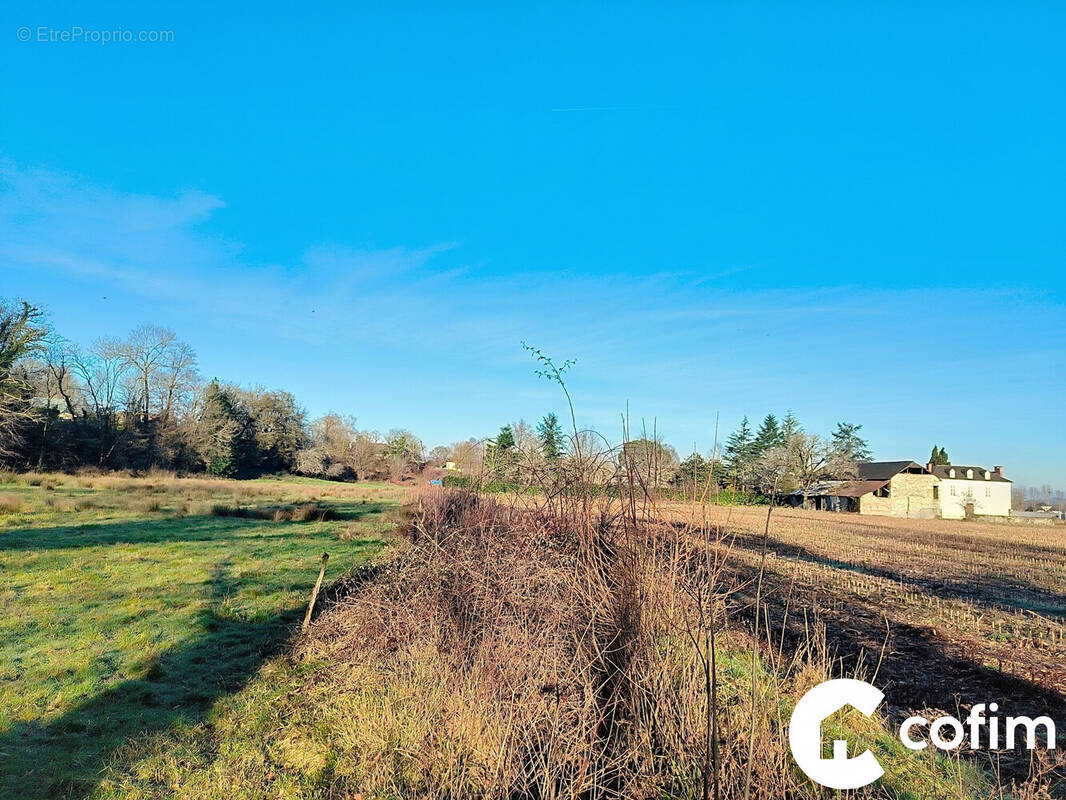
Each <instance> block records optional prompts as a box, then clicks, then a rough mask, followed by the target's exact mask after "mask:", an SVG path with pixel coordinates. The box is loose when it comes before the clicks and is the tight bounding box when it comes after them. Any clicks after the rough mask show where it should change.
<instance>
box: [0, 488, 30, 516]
mask: <svg viewBox="0 0 1066 800" xmlns="http://www.w3.org/2000/svg"><path fill="white" fill-rule="evenodd" d="M25 507H26V504H25V503H23V502H22V500H20V499H19V498H18V497H16V496H15V495H13V494H8V493H5V494H0V514H18V513H19V512H21V511H22V510H23V509H24V508H25Z"/></svg>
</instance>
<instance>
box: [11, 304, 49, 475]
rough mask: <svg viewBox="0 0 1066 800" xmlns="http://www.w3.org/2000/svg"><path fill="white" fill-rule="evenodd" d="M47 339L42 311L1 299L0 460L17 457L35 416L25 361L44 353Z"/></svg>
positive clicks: (34, 307) (28, 305)
mask: <svg viewBox="0 0 1066 800" xmlns="http://www.w3.org/2000/svg"><path fill="white" fill-rule="evenodd" d="M47 336H48V325H47V324H46V322H45V317H44V312H43V311H42V310H41V309H39V308H37V307H36V306H32V305H30V304H29V303H27V302H25V301H19V302H14V303H11V302H7V301H4V300H2V299H0V458H9V457H12V456H14V455H15V454H16V449H17V447H18V445H19V444H20V443H21V441H22V429H23V426H24V425H26V424H27V423H29V422H31V421H32V420H34V419H35V418H36V416H37V412H36V410H35V409H34V407H33V405H32V403H31V402H30V400H31V399H32V397H31V395H32V394H33V387H32V383H31V381H30V375H29V373H28V371H27V370H26V369H25V364H24V361H25V359H27V358H28V357H30V356H33V355H36V354H38V353H40V352H41V351H42V350H43V348H44V346H45V338H46V337H47Z"/></svg>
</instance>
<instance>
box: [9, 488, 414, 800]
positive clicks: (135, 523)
mask: <svg viewBox="0 0 1066 800" xmlns="http://www.w3.org/2000/svg"><path fill="white" fill-rule="evenodd" d="M403 496H404V494H403V490H401V489H397V488H394V487H387V486H384V485H381V484H378V485H374V484H360V485H338V484H329V483H326V482H318V481H307V480H301V481H287V480H286V481H269V480H262V481H252V482H236V481H221V480H179V479H175V478H173V477H168V476H159V477H158V478H153V477H149V478H146V479H133V478H120V477H70V476H61V475H59V476H33V477H19V478H15V476H10V475H8V476H6V477H0V797H5V798H7V797H12V798H14V797H18V798H43V797H82V796H85V795H87V794H90V793H92V792H93V791H94V789H96V788H97V787H99V785H100V783H101V780H102V779H103V777H104V775H105V773H106V770H107V765H108V763H109V761H110V760H111V759H112V757H113V755H114V753H115V752H116V750H118V749H119V748H122V747H123V746H124V745H127V744H129V743H130V742H131V741H134V740H137V739H140V738H143V737H144V736H145V735H146V734H147V735H150V734H152V733H157V732H163V731H166V730H171V729H180V728H182V727H184V726H192V725H196V724H198V723H200V722H202V721H203V720H204V719H205V718H206V716H207V715H208V713H209V712H210V709H211V708H212V706H213V705H214V704H216V702H218V701H220V700H223V699H224V698H226V697H227V696H228V695H230V694H232V693H234V692H236V691H238V690H240V689H241V688H242V687H243V686H244V685H245V684H246V683H247V681H248V680H249V678H250V677H251V676H252V675H253V674H254V673H255V672H256V670H258V669H259V668H260V666H261V665H262V663H263V661H264V659H265V658H267V657H269V656H270V655H271V654H272V653H276V652H278V651H279V650H280V649H282V648H283V647H284V645H285V643H286V641H288V640H290V639H291V637H292V636H293V635H294V634H295V632H296V630H297V628H298V625H299V621H300V618H301V616H302V614H303V611H304V609H305V607H306V604H307V601H308V598H309V594H310V589H311V587H312V586H313V584H314V581H315V578H316V577H317V572H318V567H319V563H320V557H321V554H322V553H323V552H324V551H328V552H329V553H330V555H331V558H330V562H329V568H328V571H327V583H328V582H330V581H334V580H336V579H338V578H340V577H341V576H342V575H343V574H344V573H346V572H349V571H351V570H352V569H354V568H356V567H357V566H358V565H360V564H362V563H364V562H366V561H367V560H368V559H370V558H372V557H374V556H375V554H377V553H378V552H379V551H380V549H381V548H382V546H383V544H384V542H385V541H386V539H387V537H388V534H389V531H390V528H391V527H392V525H393V523H392V522H391V521H390V513H389V512H390V509H395V508H397V507H398V505H399V503H400V501H401V500H402V498H403ZM294 507H297V508H299V507H303V508H311V509H318V510H321V509H322V508H328V509H329V510H330V512H331V513H330V514H329V515H328V516H335V517H336V518H335V519H329V520H328V521H322V520H318V521H315V520H314V517H315V516H321V515H320V514H318V515H316V514H310V515H308V516H311V517H312V519H311V520H309V521H304V522H299V521H286V519H285V517H286V514H285V513H284V512H285V511H286V510H288V511H290V512H291V510H292V509H293V508H294ZM274 511H280V512H282V513H279V514H278V515H277V518H278V520H279V521H274V518H273V517H272V513H273V512H274ZM231 514H248V517H251V518H245V517H241V516H231ZM254 516H264V517H266V519H258V518H254ZM297 518H299V515H297Z"/></svg>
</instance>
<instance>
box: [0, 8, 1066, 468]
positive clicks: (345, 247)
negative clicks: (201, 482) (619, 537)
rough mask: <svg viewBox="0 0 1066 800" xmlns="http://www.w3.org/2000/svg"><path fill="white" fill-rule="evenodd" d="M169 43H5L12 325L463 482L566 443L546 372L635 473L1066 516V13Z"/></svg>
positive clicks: (228, 26)
mask: <svg viewBox="0 0 1066 800" xmlns="http://www.w3.org/2000/svg"><path fill="white" fill-rule="evenodd" d="M166 5H169V6H170V7H169V8H168V7H165V5H164V4H156V3H144V2H139V3H135V4H134V3H131V4H128V5H119V4H109V3H93V4H91V6H90V5H89V4H73V3H70V4H58V3H50V2H40V3H21V4H5V6H4V8H3V10H2V11H0V42H2V44H0V57H2V62H0V66H2V68H3V74H4V75H5V80H4V81H3V82H2V84H0V109H3V111H2V113H0V159H2V161H0V164H2V167H0V168H2V170H3V172H2V179H0V294H4V295H24V296H27V297H29V298H31V299H33V300H35V301H38V302H39V303H41V304H43V305H45V306H46V307H47V308H48V309H49V310H50V311H51V312H52V315H53V318H54V321H55V323H56V325H57V326H58V327H59V328H60V329H61V331H63V332H65V333H66V334H67V335H69V336H70V337H72V338H74V339H76V340H79V341H83V342H88V341H91V340H92V339H93V338H94V337H96V336H99V335H103V334H121V333H124V332H125V331H127V330H128V329H130V328H132V327H133V326H134V325H136V324H138V323H141V322H154V323H159V324H163V325H167V326H170V327H172V328H173V329H174V330H176V331H177V332H178V333H179V334H180V335H181V336H182V337H183V338H184V339H186V340H187V341H189V342H190V343H191V344H192V345H193V346H194V347H195V348H196V350H197V352H198V353H199V356H200V363H201V368H202V371H203V372H204V373H205V374H207V375H208V376H219V377H223V378H227V379H231V380H234V381H236V382H240V383H243V384H264V385H267V386H270V387H279V388H285V389H288V390H290V391H292V392H294V393H295V394H296V395H297V396H298V397H299V398H300V399H301V401H302V402H303V403H304V404H305V405H306V406H307V408H308V410H309V412H310V413H311V414H320V413H323V412H325V411H327V410H337V411H340V412H345V413H350V414H354V415H355V416H356V417H357V419H358V421H359V424H360V425H362V426H365V427H368V428H376V429H382V430H384V429H388V428H390V427H394V426H404V427H410V428H411V429H413V430H415V431H416V432H417V433H419V434H420V435H421V436H423V438H424V439H425V440H426V441H427V443H428V444H430V445H432V444H438V443H442V442H449V441H453V440H455V439H459V438H463V437H467V436H470V435H486V434H490V433H492V432H493V431H494V430H495V429H497V428H498V427H499V425H501V424H503V423H505V422H508V421H512V420H515V419H518V418H520V417H524V418H526V419H527V420H529V421H534V420H535V419H536V418H538V417H540V416H541V415H543V414H544V413H545V412H546V411H550V410H556V411H561V410H562V407H561V402H560V400H561V398H560V397H559V395H558V391H557V390H555V389H553V387H552V386H550V385H549V384H547V383H546V382H543V381H540V380H538V379H537V378H536V377H535V376H534V375H533V372H532V369H533V365H532V363H531V362H530V359H529V357H528V355H527V354H525V353H524V352H523V351H522V349H521V347H520V344H519V342H520V341H521V340H527V341H530V342H532V343H535V344H537V345H539V346H540V347H542V348H544V349H545V350H547V351H548V352H550V353H552V354H554V355H555V356H557V357H558V358H560V359H562V358H577V359H578V364H577V366H576V367H575V369H574V371H573V377H572V390H573V393H574V395H575V398H576V400H577V405H578V412H579V417H580V420H581V421H582V422H583V423H585V424H589V425H593V426H595V427H597V428H598V429H599V430H601V431H603V432H604V433H606V434H607V435H609V436H614V437H616V436H617V432H618V429H619V421H618V420H619V416H620V414H621V412H622V411H623V410H624V408H625V406H626V403H627V402H628V404H629V408H630V412H631V415H632V417H633V418H634V419H639V418H641V417H644V418H646V419H647V420H648V423H649V425H650V424H651V420H652V419H657V420H658V428H659V430H660V431H661V432H662V433H663V434H664V435H665V437H666V438H667V440H668V441H670V442H671V443H673V444H674V445H675V446H676V447H677V448H678V449H679V450H681V451H686V450H688V449H690V448H691V447H692V445H693V444H695V445H696V446H697V447H699V448H700V449H701V450H707V449H709V448H710V445H711V440H712V436H713V426H714V419H715V414H716V413H720V414H721V424H722V428H723V431H728V429H730V428H732V427H734V426H735V425H736V424H737V423H738V422H739V420H740V417H741V415H743V414H745V413H746V414H749V415H751V416H752V417H753V418H758V417H761V416H762V415H763V414H765V413H766V412H767V411H774V412H777V413H778V414H781V413H783V412H784V411H785V410H786V409H788V408H792V409H793V410H794V411H795V413H796V414H797V415H798V416H799V418H800V419H801V421H802V422H803V423H804V424H805V425H806V427H807V429H808V430H811V431H814V432H819V433H824V432H827V431H828V430H829V429H830V428H831V427H832V426H833V425H834V423H835V422H836V421H837V420H842V419H843V420H849V421H854V422H859V423H862V424H863V425H864V432H865V433H866V434H868V437H869V439H870V441H871V443H872V445H873V447H874V450H875V454H876V455H877V456H878V457H880V458H886V459H887V458H892V459H895V458H915V459H919V460H921V459H924V458H925V457H926V456H927V455H928V453H929V449H930V447H931V446H932V444H933V443H934V442H936V443H938V444H941V445H943V446H945V447H946V448H947V449H948V451H949V453H950V454H951V456H952V458H953V459H954V460H955V461H956V462H960V463H961V462H975V463H980V464H985V465H991V464H1003V465H1005V466H1006V470H1007V474H1008V475H1009V476H1011V477H1014V478H1015V479H1017V480H1019V481H1021V482H1024V483H1029V484H1040V483H1044V482H1049V483H1052V484H1054V485H1058V486H1063V485H1066V457H1064V453H1066V426H1064V425H1063V414H1062V408H1063V396H1064V388H1066V377H1064V376H1066V315H1064V310H1066V278H1064V274H1063V266H1064V264H1066V258H1064V257H1066V236H1064V230H1066V228H1064V220H1063V216H1064V214H1063V212H1064V210H1066V202H1064V197H1063V193H1064V188H1063V187H1064V186H1066V160H1064V156H1066V125H1064V123H1066V112H1064V95H1063V86H1064V85H1066V47H1064V46H1063V43H1064V42H1066V5H1064V4H1063V3H1061V2H1058V1H1057V0H1056V2H1046V3H1038V2H1034V3H1020V4H1017V3H1005V2H1001V3H995V4H992V3H973V2H967V3H962V2H959V3H941V4H933V5H930V4H929V3H892V4H883V3H878V4H875V3H854V2H851V3H844V2H841V3H835V4H830V3H786V2H781V3H744V4H741V3H732V2H730V3H700V4H696V3H693V4H651V3H646V4H636V3H632V4H622V3H619V4H613V5H609V4H603V3H596V4H578V3H572V2H567V3H559V4H557V5H554V6H552V5H549V4H536V7H535V8H534V7H532V6H529V5H528V4H527V7H526V8H522V9H519V8H515V7H512V8H506V5H507V4H500V3H484V4H480V5H473V4H462V3H434V4H424V5H414V4H402V3H375V4H366V5H365V6H363V7H359V5H353V4H336V5H325V4H319V3H313V2H306V3H301V4H297V5H292V4H278V3H265V2H264V3H255V4H228V3H205V4H200V3H181V4H177V3H171V4H166ZM22 26H25V27H27V28H29V29H31V34H32V36H31V41H29V42H21V41H19V40H18V36H19V28H20V27H22ZM74 26H80V27H81V28H82V29H85V30H92V29H107V30H114V29H125V30H129V31H133V32H134V33H135V32H137V31H140V30H142V29H143V30H169V31H173V42H171V43H154V44H148V43H145V44H141V43H122V42H112V43H107V44H103V43H95V42H68V43H63V42H60V41H51V42H50V41H44V42H41V41H36V39H37V37H38V27H46V28H50V29H53V30H55V31H62V30H69V29H71V28H72V27H74ZM49 35H50V34H48V33H47V31H46V32H45V36H46V38H47V36H49ZM105 297H106V299H104V298H105Z"/></svg>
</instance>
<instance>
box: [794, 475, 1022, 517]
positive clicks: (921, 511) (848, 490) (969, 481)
mask: <svg viewBox="0 0 1066 800" xmlns="http://www.w3.org/2000/svg"><path fill="white" fill-rule="evenodd" d="M857 472H858V475H857V477H856V479H855V480H846V481H823V482H821V483H818V484H815V485H814V486H811V487H810V488H809V489H808V490H807V493H806V500H807V506H808V507H809V508H815V509H819V510H823V511H851V512H854V513H858V514H870V515H876V516H885V517H918V518H927V519H931V518H934V517H941V518H944V519H963V518H969V517H973V516H998V517H1007V516H1010V501H1011V494H1010V487H1011V482H1010V481H1009V480H1008V479H1007V478H1005V477H1004V476H1003V468H1002V467H993V468H992V469H991V470H988V469H985V468H983V467H962V466H951V465H948V466H933V465H932V464H926V465H924V466H923V465H922V464H919V463H917V462H916V461H871V462H868V463H865V464H858V465H857ZM788 500H789V502H790V504H791V505H794V506H798V505H802V503H803V501H804V493H803V492H802V491H795V492H793V493H792V494H790V495H789V496H788Z"/></svg>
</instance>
